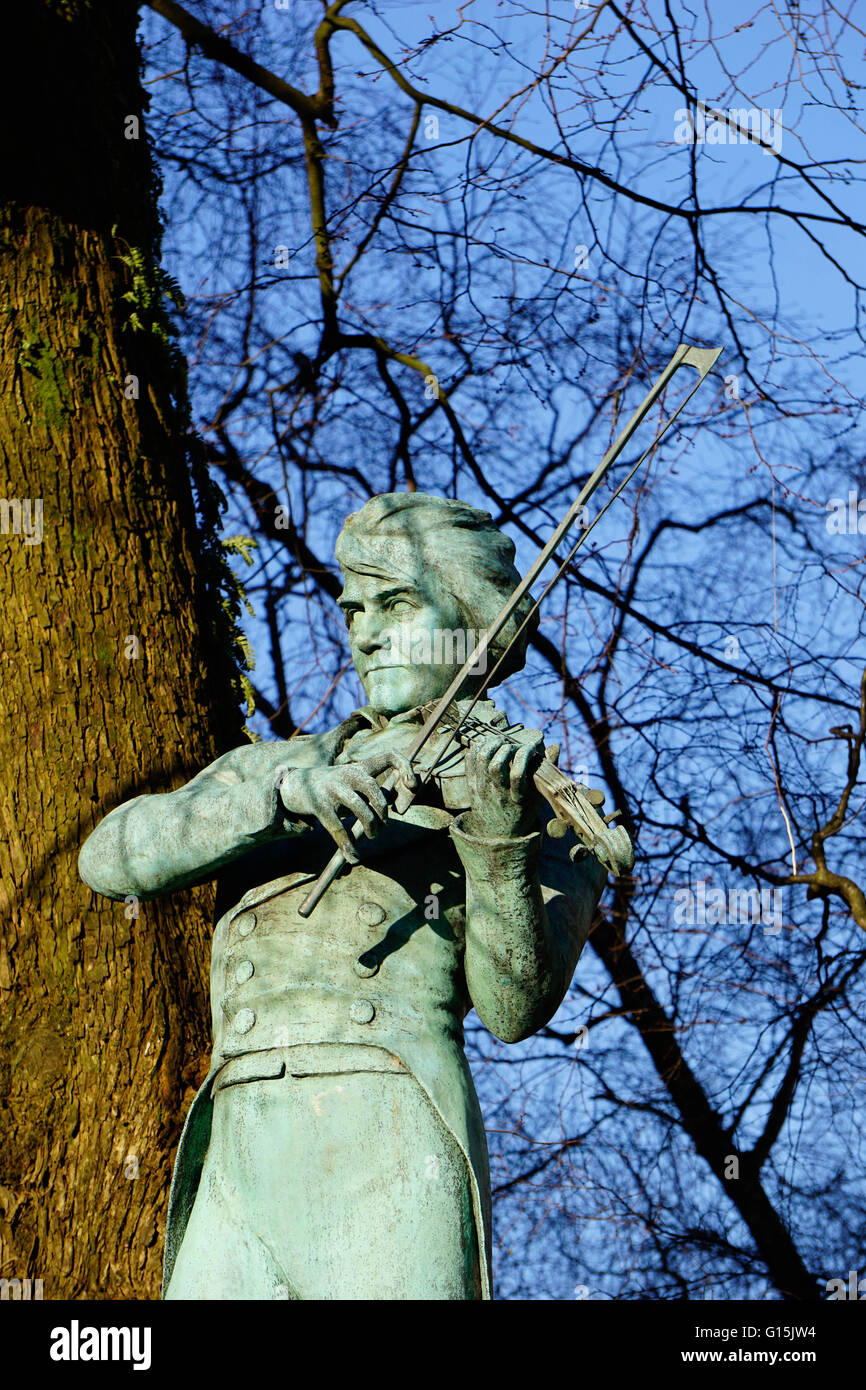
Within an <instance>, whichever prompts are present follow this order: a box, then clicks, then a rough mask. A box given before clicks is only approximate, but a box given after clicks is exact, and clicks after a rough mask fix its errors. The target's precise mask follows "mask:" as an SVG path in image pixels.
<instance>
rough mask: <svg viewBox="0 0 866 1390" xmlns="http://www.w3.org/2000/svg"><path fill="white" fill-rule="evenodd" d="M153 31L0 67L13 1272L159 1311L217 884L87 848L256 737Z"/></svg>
mask: <svg viewBox="0 0 866 1390" xmlns="http://www.w3.org/2000/svg"><path fill="white" fill-rule="evenodd" d="M136 23H137V7H136V6H135V5H134V4H132V3H121V0H112V4H110V5H105V4H103V3H97V0H28V3H27V4H26V5H23V6H21V7H19V9H18V10H17V11H16V26H15V27H16V30H17V36H18V37H17V43H16V44H13V43H12V42H11V41H10V42H9V43H7V44H6V46H5V58H4V60H2V67H3V69H5V70H4V71H3V73H2V77H3V81H2V90H3V97H2V100H3V101H5V102H7V103H8V104H9V106H10V108H11V109H10V111H9V112H8V113H7V112H4V113H3V114H4V116H6V119H5V120H4V121H3V125H4V128H5V129H6V130H9V129H10V128H11V129H12V130H14V131H15V138H16V141H17V145H16V149H15V151H13V152H9V156H10V157H9V158H7V159H5V160H4V168H5V171H6V172H5V173H4V183H5V189H4V192H3V194H2V198H3V201H2V205H0V245H2V257H3V271H2V274H3V281H4V286H3V288H4V294H3V299H2V309H0V337H2V360H3V363H4V374H3V382H2V397H0V553H2V563H0V592H2V607H0V632H2V644H0V662H2V666H0V713H2V719H0V767H2V769H3V773H4V779H3V785H2V789H0V813H2V822H3V831H2V835H0V876H2V882H0V1276H2V1277H5V1278H21V1279H23V1278H31V1279H42V1281H43V1296H44V1297H45V1298H88V1297H89V1298H106V1299H119V1298H154V1297H157V1296H158V1290H159V1275H160V1262H161V1253H162V1235H163V1226H164V1218H165V1207H166V1196H167V1187H168V1181H169V1177H170V1172H171V1163H172V1160H173V1153H174V1149H175V1147H176V1144H177V1139H178V1136H179V1130H180V1124H181V1120H182V1117H183V1113H184V1111H185V1109H186V1108H187V1106H188V1104H189V1101H190V1099H191V1097H192V1095H193V1092H194V1089H195V1087H196V1085H197V1084H198V1083H199V1081H200V1080H201V1078H202V1077H203V1075H204V1072H205V1070H206V1061H207V1050H208V1041H209V1031H210V1030H209V1020H208V1006H207V997H208V991H207V980H206V967H207V960H208V952H209V934H210V933H209V925H210V906H211V902H210V893H209V891H206V890H197V891H192V892H189V893H185V894H182V895H179V896H178V897H177V898H175V899H173V900H172V901H170V902H166V903H147V904H141V905H138V904H136V903H135V902H129V903H126V904H124V903H109V902H107V901H105V900H104V899H98V898H97V897H96V896H95V895H93V894H92V893H91V892H90V890H89V889H88V888H86V887H85V885H84V884H83V883H82V882H81V881H80V879H79V877H78V873H77V867H76V862H77V855H78V850H79V848H80V845H81V842H82V840H83V839H84V838H85V837H86V835H87V834H88V833H89V831H90V829H91V828H92V826H93V824H94V823H95V822H96V821H97V820H98V819H99V818H100V817H101V816H103V815H104V814H105V813H106V812H107V811H108V810H110V809H111V808H112V807H113V806H115V805H116V804H118V803H119V802H121V801H123V800H125V799H127V798H128V797H130V796H133V795H136V794H138V793H140V792H147V791H163V790H168V789H169V788H171V787H173V786H175V785H177V784H178V783H179V782H181V781H183V780H186V779H187V778H188V777H189V776H191V775H192V774H193V773H194V772H195V771H196V770H197V769H199V768H200V767H202V766H203V765H204V764H205V763H207V762H209V761H210V760H211V759H212V758H214V757H215V756H217V755H218V754H219V753H220V752H222V751H225V749H226V748H228V747H232V746H237V744H238V743H240V742H242V740H243V734H242V727H241V716H240V714H239V712H238V705H239V702H238V673H237V668H236V666H234V664H233V657H232V654H231V640H230V628H231V619H230V617H228V618H227V617H226V614H225V612H224V609H223V607H222V606H221V604H220V597H221V586H222V584H223V582H224V578H225V572H224V571H221V570H220V561H219V558H218V557H219V544H218V541H217V539H216V536H215V534H214V531H213V523H214V520H215V514H216V509H215V507H214V504H213V498H212V497H209V496H208V494H207V484H206V482H205V480H204V473H203V469H202V468H201V466H200V461H199V464H198V465H196V463H195V459H194V458H193V456H192V448H193V445H192V441H191V439H190V436H189V427H188V411H187V404H186V382H185V374H184V370H183V363H182V361H181V360H180V357H179V354H178V353H177V350H176V348H175V346H174V340H173V336H172V333H171V326H170V323H169V320H168V317H167V314H166V310H165V307H164V280H163V277H161V274H160V272H159V269H158V259H157V258H158V249H159V221H158V214H157V197H158V184H157V182H156V180H155V176H154V172H153V167H152V162H151V157H150V151H149V148H148V145H147V140H146V136H145V132H144V126H143V119H142V118H143V101H144V97H143V93H142V90H141V86H140V79H139V54H138V49H137V44H136V37H135V30H136ZM19 72H20V73H21V74H22V76H23V79H24V80H25V81H31V82H32V80H33V76H34V73H37V72H38V89H36V90H33V89H31V90H29V91H27V90H21V89H20V87H19V81H21V79H18V80H16V78H17V75H18V73H19ZM136 120H137V122H138V126H137V129H136ZM191 470H192V471H191ZM193 477H195V479H196V487H197V493H198V496H197V501H198V506H199V510H200V511H204V510H206V509H209V511H208V521H207V525H202V526H200V525H199V524H198V521H197V513H196V500H195V499H194V493H193V485H192V481H191V479H192V478H193Z"/></svg>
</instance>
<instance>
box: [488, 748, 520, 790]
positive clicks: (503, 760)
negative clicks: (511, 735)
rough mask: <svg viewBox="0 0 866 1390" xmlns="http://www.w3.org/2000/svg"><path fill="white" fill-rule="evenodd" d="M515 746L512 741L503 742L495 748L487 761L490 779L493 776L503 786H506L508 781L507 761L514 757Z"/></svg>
mask: <svg viewBox="0 0 866 1390" xmlns="http://www.w3.org/2000/svg"><path fill="white" fill-rule="evenodd" d="M514 753H515V748H514V744H513V743H503V744H502V746H501V747H500V748H497V750H496V752H495V753H494V754H493V757H492V758H491V759H490V762H489V763H488V773H489V775H490V778H491V780H492V779H493V778H494V777H495V778H496V779H497V781H498V782H500V783H501V785H502V786H503V787H507V786H508V782H509V780H510V779H509V763H510V762H511V759H512V758H513V757H514Z"/></svg>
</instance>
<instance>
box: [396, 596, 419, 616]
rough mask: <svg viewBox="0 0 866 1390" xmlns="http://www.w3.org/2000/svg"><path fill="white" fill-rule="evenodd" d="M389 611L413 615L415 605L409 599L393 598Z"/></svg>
mask: <svg viewBox="0 0 866 1390" xmlns="http://www.w3.org/2000/svg"><path fill="white" fill-rule="evenodd" d="M390 609H391V612H392V613H414V611H415V605H414V603H413V602H412V600H411V599H408V598H395V599H394V600H393V601H392V602H391V604H390Z"/></svg>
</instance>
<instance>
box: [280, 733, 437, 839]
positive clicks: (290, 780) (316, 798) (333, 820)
mask: <svg viewBox="0 0 866 1390" xmlns="http://www.w3.org/2000/svg"><path fill="white" fill-rule="evenodd" d="M386 768H395V769H396V770H397V771H398V772H399V774H400V778H401V780H402V781H404V782H405V783H406V784H407V785H408V786H410V787H413V786H414V785H415V783H416V781H417V779H416V777H415V773H414V772H413V770H412V767H411V764H410V763H409V761H408V759H407V758H405V757H403V755H402V754H401V753H395V752H393V751H389V752H382V753H379V754H377V755H376V756H375V757H372V758H365V759H364V760H363V761H361V762H356V763H342V764H340V765H339V766H338V767H314V768H289V769H288V771H286V772H284V773H283V775H282V777H281V778H280V783H279V791H280V799H281V801H282V803H283V805H284V806H285V808H286V810H287V811H288V812H289V814H290V815H295V816H314V817H315V818H316V820H318V822H319V824H320V825H321V826H322V827H323V829H325V830H327V832H328V834H329V835H330V836H331V838H332V839H333V840H334V841H335V842H336V844H337V845H338V846H339V847H340V849H341V850H342V851H343V855H344V857H345V858H346V860H347V861H348V862H349V863H350V864H357V863H358V856H357V854H356V853H355V848H354V845H353V843H352V839H351V837H350V835H349V832H348V830H347V829H346V827H345V826H344V825H343V823H342V821H341V820H340V816H339V814H338V813H339V811H340V810H342V811H343V812H344V813H346V812H348V813H349V814H350V815H353V816H355V817H357V819H358V820H359V821H360V822H361V825H362V826H363V829H364V834H365V835H366V836H367V839H368V840H372V838H373V836H374V835H375V834H376V832H377V830H378V829H379V826H380V825H382V824H384V822H385V820H386V819H387V816H388V802H387V799H386V797H385V793H384V792H383V790H382V788H381V787H380V786H379V783H378V782H377V781H376V774H377V773H381V772H384V771H385V769H386Z"/></svg>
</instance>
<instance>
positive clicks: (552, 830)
mask: <svg viewBox="0 0 866 1390" xmlns="http://www.w3.org/2000/svg"><path fill="white" fill-rule="evenodd" d="M547 833H548V835H549V836H550V838H551V840H561V839H562V837H563V835H567V834H568V821H567V820H560V818H559V816H554V818H553V820H549V821H548V822H547Z"/></svg>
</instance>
